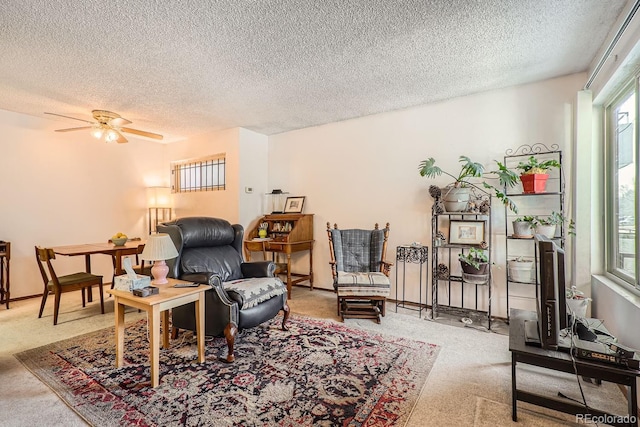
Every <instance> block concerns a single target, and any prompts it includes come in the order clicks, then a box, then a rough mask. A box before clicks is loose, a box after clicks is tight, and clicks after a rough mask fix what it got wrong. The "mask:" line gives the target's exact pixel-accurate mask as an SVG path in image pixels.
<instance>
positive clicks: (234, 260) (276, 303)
mask: <svg viewBox="0 0 640 427" xmlns="http://www.w3.org/2000/svg"><path fill="white" fill-rule="evenodd" d="M158 232H159V233H167V234H169V235H170V236H171V239H172V240H173V242H174V244H175V245H176V249H177V250H178V257H177V258H175V259H173V260H168V261H167V264H168V265H169V276H170V277H174V278H178V279H182V280H187V281H190V282H197V283H207V284H209V285H211V286H212V289H210V290H208V291H207V292H206V294H205V334H206V335H209V336H224V337H225V338H226V340H227V346H228V350H229V351H228V354H227V356H226V357H223V358H222V359H223V360H224V361H226V362H229V363H230V362H233V361H234V358H235V357H234V343H235V337H236V335H237V333H238V331H239V330H242V329H248V328H252V327H255V326H258V325H260V324H261V323H264V322H266V321H268V320H270V319H272V318H274V317H275V316H276V315H277V314H278V313H279V312H280V310H282V311H283V312H284V316H283V320H282V329H283V330H286V329H287V327H286V322H287V319H288V317H289V306H288V305H287V287H286V286H285V285H284V284H283V283H282V281H281V280H280V279H279V278H277V277H274V271H275V264H274V263H273V262H271V261H259V262H244V261H243V257H242V238H243V235H244V229H243V228H242V226H241V225H239V224H235V225H231V224H230V223H229V222H227V221H225V220H223V219H218V218H209V217H188V218H181V219H177V220H175V221H172V222H169V223H164V224H160V225H158ZM194 310H195V307H194V305H193V304H188V305H184V306H180V307H176V308H174V309H172V326H173V328H174V329H173V331H172V332H173V336H174V337H175V336H177V331H178V330H179V329H186V330H191V331H195V330H196V325H195V315H194Z"/></svg>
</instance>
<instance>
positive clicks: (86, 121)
mask: <svg viewBox="0 0 640 427" xmlns="http://www.w3.org/2000/svg"><path fill="white" fill-rule="evenodd" d="M45 114H49V115H50V116H58V117H64V118H65V119H73V120H80V121H81V122H85V123H92V124H93V123H95V122H92V121H89V120H85V119H77V118H75V117H70V116H63V115H62V114H56V113H47V112H46V111H45Z"/></svg>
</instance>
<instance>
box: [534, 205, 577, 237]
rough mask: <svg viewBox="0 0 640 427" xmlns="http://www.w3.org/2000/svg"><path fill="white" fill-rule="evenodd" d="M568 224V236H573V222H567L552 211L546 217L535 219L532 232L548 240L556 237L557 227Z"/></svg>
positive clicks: (560, 215) (559, 214)
mask: <svg viewBox="0 0 640 427" xmlns="http://www.w3.org/2000/svg"><path fill="white" fill-rule="evenodd" d="M566 222H569V233H568V234H569V235H575V225H574V222H573V220H571V221H567V218H565V217H564V216H563V215H562V214H561V213H559V212H556V211H553V212H551V215H549V216H548V217H539V216H536V217H535V222H534V231H535V233H536V234H542V235H543V236H547V237H548V238H550V239H553V238H554V237H555V235H556V231H557V228H558V225H560V224H564V223H566Z"/></svg>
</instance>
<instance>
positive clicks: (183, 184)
mask: <svg viewBox="0 0 640 427" xmlns="http://www.w3.org/2000/svg"><path fill="white" fill-rule="evenodd" d="M171 175H172V178H173V184H172V190H173V191H174V192H175V193H186V192H191V191H211V190H224V189H225V155H224V154H216V155H213V156H208V157H203V158H199V159H191V160H183V161H180V162H173V163H171Z"/></svg>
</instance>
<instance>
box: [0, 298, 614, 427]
mask: <svg viewBox="0 0 640 427" xmlns="http://www.w3.org/2000/svg"><path fill="white" fill-rule="evenodd" d="M74 297H76V298H74ZM39 303H40V301H39V300H36V299H33V300H28V301H20V302H16V303H13V304H12V305H11V309H10V310H6V309H5V308H4V307H0V343H2V344H1V346H0V383H1V384H2V387H0V413H2V414H3V416H2V417H0V426H25V427H26V426H29V427H31V426H34V425H47V426H57V425H64V426H80V425H85V424H84V422H83V421H82V420H81V419H80V418H79V417H78V416H77V415H76V414H75V413H74V412H73V411H72V410H70V409H69V408H67V407H66V406H65V405H64V403H63V402H62V401H61V400H60V399H59V398H58V397H57V396H56V395H55V394H54V393H53V392H52V391H51V390H49V388H47V387H46V386H45V385H44V384H43V383H41V382H40V381H39V380H38V379H36V378H35V377H34V376H33V375H32V374H31V373H29V372H28V371H27V370H26V369H25V368H24V367H23V366H22V364H21V363H20V362H19V361H18V360H17V359H16V358H15V357H13V354H14V353H17V352H20V351H23V350H26V349H29V348H34V347H39V346H42V345H45V344H49V343H52V342H56V341H60V340H62V339H65V338H70V337H74V336H76V335H80V334H82V333H86V332H90V331H95V330H98V329H102V328H105V327H108V326H112V325H113V322H114V318H113V301H112V299H111V298H107V299H106V301H105V310H107V313H106V314H105V315H101V314H100V308H99V303H97V302H93V303H91V304H90V305H89V306H88V307H87V308H85V309H82V307H81V305H80V294H79V293H78V295H77V296H76V295H74V294H65V295H63V304H62V307H61V314H60V319H59V323H58V325H57V326H55V327H54V326H53V321H52V314H53V308H52V304H49V305H48V306H47V307H46V308H45V315H44V316H43V318H42V319H38V318H37V313H38V308H39ZM290 306H291V309H292V311H293V312H294V313H298V314H302V315H307V316H311V317H318V318H326V319H334V320H339V319H338V317H337V315H336V300H335V294H333V293H332V292H328V291H323V290H314V291H313V292H311V291H309V289H308V288H304V287H295V288H294V290H293V293H292V299H291V300H290ZM400 310H401V311H402V309H400ZM144 316H145V315H144V314H141V313H138V312H137V311H136V310H131V311H127V315H126V319H127V321H129V320H134V319H136V318H141V317H144ZM346 323H347V324H348V325H350V326H355V327H359V328H362V329H365V330H369V331H373V332H379V333H384V334H391V335H396V336H403V337H407V338H412V339H416V340H420V341H426V342H429V343H433V344H436V345H439V346H440V347H441V350H440V354H439V356H438V359H437V360H436V363H435V364H434V366H433V369H432V371H431V373H430V375H429V378H428V379H427V382H426V384H425V385H424V388H423V390H422V393H421V395H420V397H419V399H418V402H417V404H416V407H415V408H414V410H413V413H412V415H411V417H410V419H409V421H408V423H407V426H411V427H423V426H474V425H480V426H482V425H491V426H511V425H513V426H519V427H529V426H540V425H545V426H546V425H554V424H551V423H552V422H555V423H557V424H556V425H564V424H562V422H564V421H565V420H566V417H567V416H565V415H562V414H559V413H557V412H554V411H546V410H539V409H538V408H535V407H533V406H531V405H527V404H522V403H520V404H519V405H518V407H519V411H518V419H519V421H518V423H513V422H512V421H511V410H510V408H511V364H510V361H511V357H510V353H509V350H508V337H507V336H506V335H503V334H500V333H495V332H487V331H486V330H484V329H483V328H481V327H476V326H475V325H472V327H463V325H462V323H461V322H460V321H459V319H455V318H452V319H444V318H441V319H438V320H437V321H430V320H425V319H424V312H423V318H418V315H417V312H413V311H405V312H399V313H396V312H395V306H394V305H393V304H392V303H390V304H389V305H388V307H387V316H386V317H385V318H383V320H382V324H380V325H378V324H376V323H375V322H373V321H371V320H356V319H349V320H347V322H346ZM495 330H496V331H502V332H503V333H504V331H506V328H505V327H504V326H502V327H501V326H500V324H498V322H496V325H495ZM518 377H519V386H521V387H523V388H524V387H526V388H527V389H528V390H531V391H535V392H545V393H549V395H551V396H555V395H556V394H557V392H558V391H561V392H562V393H564V394H565V395H568V396H571V397H574V398H577V397H579V394H576V393H579V391H578V392H576V390H577V386H576V378H575V376H572V375H568V374H555V373H548V371H545V373H542V374H541V373H540V372H536V371H533V370H527V369H522V370H520V372H519V374H518ZM584 388H585V392H586V393H587V397H588V399H589V403H590V404H591V405H592V406H594V407H598V408H600V409H605V410H609V411H613V412H615V413H620V414H624V413H625V411H626V401H625V400H624V397H623V396H622V394H621V392H620V391H619V389H618V388H617V387H616V386H615V385H612V384H604V385H603V386H602V387H597V386H595V385H588V386H585V387H584ZM549 417H550V418H549ZM569 418H570V420H571V417H569ZM570 425H574V424H573V423H571V424H570ZM576 425H577V424H576Z"/></svg>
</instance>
